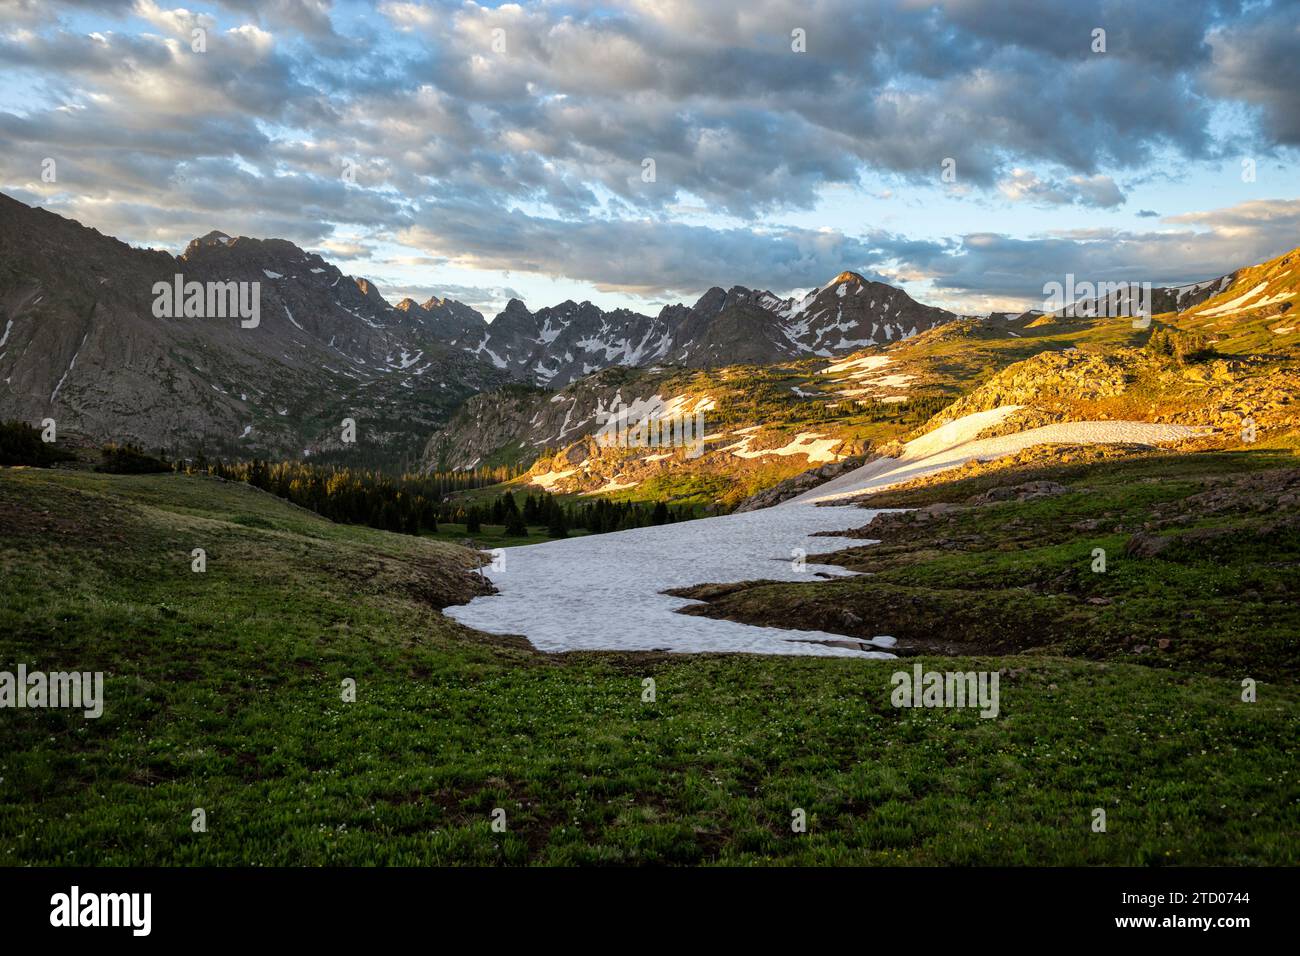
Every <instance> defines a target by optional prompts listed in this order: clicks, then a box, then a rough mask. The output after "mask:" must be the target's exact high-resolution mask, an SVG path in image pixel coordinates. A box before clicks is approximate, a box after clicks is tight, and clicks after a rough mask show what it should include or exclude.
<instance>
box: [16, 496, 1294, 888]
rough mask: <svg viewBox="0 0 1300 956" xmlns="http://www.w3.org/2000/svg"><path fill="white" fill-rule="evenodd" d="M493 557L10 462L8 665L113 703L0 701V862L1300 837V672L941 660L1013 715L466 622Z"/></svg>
mask: <svg viewBox="0 0 1300 956" xmlns="http://www.w3.org/2000/svg"><path fill="white" fill-rule="evenodd" d="M200 546H201V547H205V548H206V549H207V552H208V570H207V572H206V573H205V574H195V573H193V572H191V571H190V568H189V561H190V558H189V553H190V549H191V548H193V547H200ZM476 561H477V558H476V556H475V555H473V554H472V553H470V552H468V551H463V550H461V549H458V548H455V547H451V546H448V545H446V544H443V543H441V542H437V541H432V540H430V539H428V538H418V539H417V538H412V537H409V536H402V535H393V534H387V533H384V532H380V531H375V530H372V529H368V528H362V527H349V526H341V525H332V524H329V523H327V522H325V521H323V520H321V519H319V518H317V517H316V516H314V515H312V514H310V513H307V512H305V511H302V510H300V509H296V508H293V507H292V506H290V505H287V504H286V503H285V502H283V501H280V500H279V499H276V498H273V497H272V496H270V495H266V494H262V493H260V492H257V491H255V490H254V489H251V488H248V487H247V486H243V485H233V484H229V485H228V484H225V483H221V482H218V481H215V480H212V479H201V478H194V477H187V476H180V475H163V476H142V477H132V476H108V475H92V474H81V473H58V472H35V471H26V470H2V471H0V570H3V580H4V588H5V600H4V602H3V605H2V606H0V669H6V668H7V669H11V670H12V669H13V667H14V666H15V665H16V664H17V663H19V662H25V663H26V664H27V665H28V667H29V668H33V669H35V668H42V669H46V670H56V669H68V668H74V667H75V668H77V669H80V670H103V671H105V672H107V675H108V676H107V705H106V708H105V712H104V716H103V717H102V718H101V719H99V720H84V719H82V718H81V717H80V716H79V715H77V716H72V715H69V714H68V713H66V712H57V711H33V710H23V711H14V710H5V711H0V795H2V798H0V864H3V865H25V864H38V865H48V864H68V865H76V864H114V865H117V864H146V865H148V864H166V865H188V864H287V865H318V864H344V863H354V864H355V863H361V864H439V863H480V864H497V863H509V864H518V863H550V864H569V863H670V864H695V863H723V864H754V863H765V862H780V863H791V864H814V863H837V864H944V863H946V864H992V863H1008V864H1022V863H1023V864H1028V863H1056V864H1197V863H1221V864H1258V863H1272V864H1294V863H1295V862H1296V861H1297V850H1296V839H1297V838H1296V834H1297V831H1298V830H1300V826H1298V824H1300V819H1298V814H1297V797H1298V796H1300V793H1298V791H1297V787H1296V765H1295V756H1294V747H1295V740H1296V739H1297V731H1298V730H1300V726H1297V724H1298V721H1297V713H1298V711H1297V707H1296V705H1297V703H1298V702H1300V692H1298V691H1297V688H1296V687H1295V686H1294V685H1293V684H1290V683H1286V682H1277V683H1275V682H1265V683H1262V684H1261V686H1260V691H1259V701H1258V702H1257V703H1254V704H1245V703H1242V702H1241V700H1240V698H1239V694H1240V689H1239V687H1238V686H1237V681H1235V680H1234V679H1232V678H1229V677H1225V676H1220V675H1213V674H1208V675H1207V674H1197V673H1191V672H1187V671H1181V670H1174V669H1170V670H1154V669H1152V668H1149V667H1143V666H1138V665H1135V664H1129V663H1112V664H1098V663H1093V662H1088V661H1077V660H1068V659H1064V658H1060V657H1048V656H1028V657H1004V658H996V657H987V656H986V657H976V658H971V659H956V660H954V659H946V658H944V659H941V658H927V659H926V660H925V663H926V665H927V666H929V667H933V668H936V669H941V670H949V669H964V668H968V667H969V668H976V669H985V668H995V669H1002V670H1003V671H1004V674H1003V677H1002V687H1001V690H1002V700H1001V710H1002V716H1001V717H1000V718H998V719H996V720H983V719H981V718H979V717H978V716H977V715H976V714H975V713H973V712H971V711H934V710H930V711H927V710H907V711H904V710H895V709H893V708H892V707H891V706H890V704H889V690H890V684H889V677H890V674H891V673H892V672H893V671H894V670H896V669H897V668H898V667H899V666H900V664H899V663H898V662H893V661H879V662H877V661H865V660H838V659H836V660H832V659H825V660H820V659H793V658H766V657H746V656H674V655H655V654H637V655H632V654H568V655H543V654H539V653H536V652H535V651H533V650H532V649H531V648H530V647H528V646H527V645H526V643H524V642H522V641H519V640H513V639H509V638H489V637H486V636H483V635H478V634H475V633H474V632H471V631H468V630H466V629H463V628H461V627H459V626H458V625H456V624H454V623H453V622H451V621H450V620H449V619H447V618H445V617H444V616H443V615H442V614H441V613H440V612H439V610H438V608H439V607H440V606H442V605H444V604H446V603H447V602H449V601H452V600H461V599H465V598H467V597H468V596H469V595H470V594H471V593H472V592H473V589H474V588H475V586H476V585H475V577H476V576H475V575H473V574H472V573H471V572H470V568H472V566H473V565H474V563H475V562H476ZM575 586H581V585H580V583H578V584H576V585H575ZM574 626H575V627H582V626H584V622H582V621H575V622H574ZM901 666H910V662H904V663H903V664H902V665H901ZM646 677H653V678H654V679H655V681H656V683H657V695H658V696H657V700H656V702H654V703H643V702H642V700H641V695H642V680H643V679H644V678H646ZM345 678H351V679H353V680H355V681H356V682H357V688H358V690H357V701H356V702H355V703H344V702H343V701H342V700H341V699H340V687H341V684H342V681H343V680H344V679H345ZM196 807H202V808H204V809H205V811H206V812H207V819H208V832H206V833H194V832H191V829H190V821H191V811H192V809H194V808H196ZM495 807H501V808H504V809H505V811H506V814H507V824H508V828H507V831H506V832H505V833H494V832H492V830H491V828H490V826H489V815H490V813H491V811H492V810H493V808H495ZM796 807H798V808H802V809H804V810H805V811H806V812H807V815H808V832H807V833H804V834H796V833H793V832H791V828H790V819H791V811H792V810H793V809H794V808H796ZM1095 807H1102V808H1105V809H1106V811H1107V816H1108V828H1107V829H1108V832H1106V833H1104V834H1100V833H1094V832H1092V830H1091V826H1090V824H1091V820H1092V810H1093V808H1095Z"/></svg>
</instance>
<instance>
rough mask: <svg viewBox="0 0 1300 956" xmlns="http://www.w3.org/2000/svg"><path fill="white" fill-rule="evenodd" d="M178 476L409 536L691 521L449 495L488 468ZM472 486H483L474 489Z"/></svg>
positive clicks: (599, 529) (535, 497)
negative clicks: (234, 485) (441, 530)
mask: <svg viewBox="0 0 1300 956" xmlns="http://www.w3.org/2000/svg"><path fill="white" fill-rule="evenodd" d="M176 468H177V470H178V471H185V472H188V473H190V474H194V473H198V474H208V475H213V476H215V477H217V478H223V479H225V480H227V481H243V482H246V483H248V484H250V485H252V486H253V487H255V488H261V489H262V490H263V491H268V492H270V493H271V494H273V495H277V496H278V497H281V498H284V499H285V500H287V501H291V502H293V503H294V504H296V505H299V506H300V507H303V508H306V509H308V510H309V511H314V512H316V513H317V514H319V515H321V516H323V517H326V518H329V519H330V520H331V521H337V522H339V523H341V524H361V525H369V526H370V527H372V528H379V529H381V530H384V531H396V532H400V533H404V534H424V533H434V532H436V531H437V530H438V526H439V524H440V523H442V524H463V525H465V530H466V533H467V534H478V533H480V532H481V531H482V530H483V525H485V524H491V525H503V526H504V527H505V533H506V534H507V535H512V536H517V537H527V536H528V534H529V530H528V529H529V527H530V526H533V527H536V526H538V525H541V526H544V527H545V528H546V534H547V536H549V537H555V538H563V537H567V536H568V534H569V532H570V531H573V530H579V529H581V530H583V531H586V532H587V533H588V534H601V533H603V532H606V531H622V530H625V529H627V528H639V527H644V526H646V525H656V524H667V523H669V522H672V521H681V520H684V519H688V518H691V517H694V512H693V510H692V509H690V508H670V507H669V506H668V505H667V504H665V503H664V502H657V503H655V504H644V503H640V502H627V501H621V502H611V501H606V500H604V499H599V500H595V501H590V502H581V503H576V504H567V503H564V502H561V501H559V500H558V499H556V497H555V496H554V495H552V494H550V493H549V492H540V493H536V494H532V493H530V494H523V495H520V496H519V498H516V496H515V494H514V493H513V492H510V491H506V492H503V493H502V494H500V495H497V496H496V497H494V498H491V499H486V500H482V501H465V500H458V499H456V498H452V497H450V495H451V494H453V493H455V492H457V491H460V490H464V489H473V488H476V487H479V488H481V487H484V486H485V485H486V484H487V483H488V482H487V481H486V479H487V478H488V477H489V475H490V473H491V472H490V470H487V469H484V470H483V471H481V472H479V473H478V474H477V475H475V474H473V473H455V472H452V473H434V474H428V475H418V474H409V473H408V474H403V475H401V476H398V477H393V476H389V475H385V474H383V473H382V472H377V471H369V470H367V469H356V468H346V467H339V466H334V465H320V464H308V463H306V462H301V461H285V462H276V463H272V462H267V461H263V460H261V459H256V458H255V459H253V460H251V461H243V462H225V461H217V462H202V461H195V462H193V463H189V464H179V463H178V464H177V465H176ZM474 482H483V484H477V485H475V484H474Z"/></svg>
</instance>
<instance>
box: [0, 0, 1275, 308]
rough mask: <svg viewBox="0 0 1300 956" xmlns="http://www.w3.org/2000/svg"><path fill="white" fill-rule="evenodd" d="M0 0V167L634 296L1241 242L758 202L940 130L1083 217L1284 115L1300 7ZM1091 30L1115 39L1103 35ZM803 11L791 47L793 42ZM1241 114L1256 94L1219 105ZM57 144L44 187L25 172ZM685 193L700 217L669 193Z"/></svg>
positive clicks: (918, 154)
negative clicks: (1098, 41) (987, 229)
mask: <svg viewBox="0 0 1300 956" xmlns="http://www.w3.org/2000/svg"><path fill="white" fill-rule="evenodd" d="M0 9H2V10H3V13H4V14H5V15H6V23H11V24H14V25H16V26H15V27H13V28H10V29H8V30H7V31H0V69H3V70H4V71H5V73H6V77H7V80H8V77H10V76H12V77H14V80H15V82H14V83H13V84H12V86H11V87H10V88H12V89H14V90H17V91H19V92H17V93H14V94H10V95H9V96H7V97H6V99H5V100H3V102H4V103H7V104H9V105H8V107H7V108H4V107H0V188H4V189H5V190H6V191H9V192H12V193H16V194H20V195H22V196H24V197H31V198H32V199H34V200H36V201H39V202H41V203H42V204H43V205H47V206H49V207H50V208H54V209H56V210H57V211H60V212H63V213H64V214H67V215H71V216H73V217H75V218H78V219H81V220H83V221H85V222H87V223H89V224H92V225H95V226H96V227H98V228H100V229H102V230H104V231H105V232H109V233H112V234H119V235H122V236H124V237H125V238H128V239H129V240H131V241H138V242H147V243H151V244H158V243H161V244H166V245H170V246H173V247H175V246H177V245H183V243H184V242H185V241H186V240H187V239H188V238H189V237H192V236H193V235H199V234H203V233H206V232H207V231H208V230H209V229H212V228H221V229H223V230H225V231H227V232H242V233H244V234H249V235H263V236H265V235H278V236H281V237H283V238H288V239H291V240H293V241H295V242H298V243H299V244H303V245H307V246H311V247H315V248H321V249H325V250H328V249H330V248H331V246H330V245H329V244H331V243H333V244H334V247H335V248H336V250H337V251H336V252H335V253H334V255H335V257H337V258H354V259H358V260H362V261H364V260H365V259H366V258H371V257H373V254H374V253H373V250H374V249H376V248H379V247H381V244H382V243H383V242H384V241H385V240H386V239H388V238H390V237H392V236H403V237H405V239H406V240H407V241H409V242H411V243H413V244H415V246H416V248H417V249H418V250H419V251H420V252H421V253H422V254H423V255H424V256H425V257H426V258H428V259H429V260H431V261H430V262H428V263H415V264H413V265H412V267H416V266H420V267H425V266H427V267H431V268H437V267H438V264H439V263H442V262H446V261H453V262H456V263H458V264H461V265H466V266H470V267H474V268H482V269H493V270H520V271H527V272H534V273H538V274H545V275H554V276H565V277H569V278H571V279H574V280H576V281H581V282H589V283H592V284H594V285H596V286H597V287H599V288H601V289H607V290H622V291H627V292H630V293H636V294H650V295H656V296H666V295H671V294H677V293H681V294H683V295H687V296H688V295H690V294H691V293H694V292H697V291H699V290H700V289H701V288H703V287H707V286H708V285H711V284H713V283H718V282H721V283H724V284H729V283H731V282H742V283H744V284H746V285H755V286H762V287H769V288H772V289H773V290H775V291H780V290H781V289H783V288H795V287H800V286H806V285H808V284H810V283H817V282H820V281H823V280H824V279H825V278H826V277H827V276H828V275H833V274H834V273H835V272H838V271H840V270H841V269H843V268H858V269H859V270H860V271H861V270H868V271H869V270H872V269H879V270H886V269H893V270H899V271H901V272H902V273H904V274H910V273H909V272H908V270H910V269H916V270H917V274H919V275H929V276H931V277H932V281H933V282H934V283H935V287H936V288H938V289H941V290H951V291H955V290H959V289H961V288H966V289H969V290H971V291H972V292H974V293H981V292H984V291H987V290H993V289H997V290H1015V289H1020V290H1022V291H1023V288H1024V287H1025V282H1024V281H1023V280H1020V281H1018V280H1017V279H1016V273H1015V271H1014V270H1015V269H1016V268H1023V269H1025V270H1029V271H1030V272H1032V271H1033V270H1040V271H1041V270H1043V269H1058V270H1059V266H1060V265H1061V263H1063V262H1065V260H1066V259H1067V258H1069V256H1070V255H1072V254H1074V253H1079V254H1081V255H1083V256H1084V257H1085V262H1087V263H1095V264H1096V266H1097V267H1098V268H1101V267H1103V266H1105V267H1108V268H1109V267H1112V266H1114V265H1116V263H1118V261H1119V258H1118V257H1122V256H1123V255H1127V254H1129V253H1133V254H1134V255H1136V256H1137V261H1138V265H1139V267H1141V268H1147V267H1148V266H1151V267H1155V266H1157V265H1159V264H1160V262H1159V260H1158V259H1153V260H1151V261H1150V262H1146V261H1145V260H1143V259H1142V255H1144V253H1143V250H1146V249H1148V248H1157V249H1160V250H1161V251H1162V253H1163V254H1165V255H1168V256H1170V257H1171V258H1170V260H1169V265H1170V267H1171V268H1172V269H1183V270H1184V271H1187V272H1190V271H1192V270H1193V269H1199V268H1201V267H1202V266H1208V264H1209V263H1211V262H1213V263H1218V264H1219V265H1220V267H1221V266H1223V265H1230V264H1231V263H1225V262H1224V260H1225V259H1226V258H1227V250H1226V249H1223V248H1220V247H1218V246H1216V245H1215V244H1214V242H1213V240H1212V238H1207V237H1212V236H1213V235H1217V234H1219V233H1223V234H1224V235H1226V234H1227V233H1226V232H1225V230H1227V229H1229V228H1230V227H1228V226H1226V225H1222V224H1220V225H1214V224H1209V223H1191V222H1181V221H1179V220H1178V219H1176V218H1171V219H1165V220H1163V221H1162V225H1163V227H1164V228H1165V230H1166V231H1165V232H1155V231H1153V232H1151V233H1142V234H1130V233H1122V232H1115V233H1109V234H1107V236H1100V235H1099V236H1093V237H1089V236H1081V235H1064V234H1060V235H1054V236H1044V237H1037V238H1028V239H1020V240H1017V239H1012V238H1009V237H1005V236H1003V237H998V236H996V235H995V234H992V233H990V234H989V235H988V236H986V237H979V236H974V235H970V236H965V237H959V238H956V239H953V240H951V241H937V240H936V241H930V240H925V241H918V240H916V239H913V238H911V237H907V236H901V235H897V234H890V233H885V232H883V231H873V230H871V229H867V231H866V232H864V234H862V235H859V236H854V235H851V234H849V232H848V231H835V230H826V231H822V230H817V229H810V228H808V229H797V228H792V227H785V226H778V225H774V223H776V222H778V221H780V218H781V217H782V216H785V214H787V213H790V212H795V211H799V212H807V211H808V210H816V209H818V208H819V206H820V205H821V204H823V203H824V202H825V201H826V197H827V196H828V195H833V196H841V195H851V196H853V197H855V198H854V200H853V201H857V200H858V199H861V198H862V197H863V196H866V195H871V194H877V195H884V194H885V193H891V192H892V193H893V194H895V195H906V194H907V191H908V190H909V189H911V188H914V187H918V186H919V187H922V188H926V187H930V186H937V185H939V182H940V180H939V175H940V172H941V164H942V163H943V161H944V160H945V159H947V158H951V159H952V160H953V161H954V162H955V169H956V173H957V182H956V183H955V184H953V187H952V190H951V191H950V195H951V196H954V197H958V196H968V197H971V198H974V199H976V200H980V201H984V202H987V203H989V204H990V205H991V206H992V207H993V208H1002V209H1006V208H1009V207H1010V205H1011V204H1023V205H1027V206H1035V207H1047V208H1053V209H1057V210H1059V211H1061V212H1062V214H1064V213H1065V211H1066V210H1067V209H1077V210H1084V209H1086V210H1089V211H1090V216H1089V218H1088V221H1089V222H1093V221H1096V216H1095V215H1093V213H1096V212H1105V211H1108V210H1116V209H1118V208H1119V207H1120V206H1121V205H1122V204H1124V202H1125V201H1126V196H1125V189H1134V190H1136V188H1137V187H1135V186H1134V185H1133V184H1134V183H1141V182H1143V181H1145V180H1149V179H1150V178H1151V177H1152V176H1155V175H1157V174H1158V172H1159V170H1160V169H1161V168H1162V167H1178V168H1181V167H1182V166H1184V165H1186V164H1187V163H1188V162H1192V161H1195V160H1198V159H1217V158H1221V157H1223V156H1225V155H1229V154H1230V155H1233V156H1239V155H1241V154H1242V153H1245V152H1250V151H1259V152H1260V153H1261V154H1263V153H1267V152H1269V151H1272V152H1273V153H1275V154H1277V155H1279V156H1280V155H1282V152H1283V151H1284V150H1286V149H1287V148H1288V147H1289V146H1295V145H1297V144H1300V100H1297V97H1298V96H1300V92H1298V91H1300V72H1298V71H1300V55H1298V54H1300V32H1298V30H1297V27H1296V24H1295V23H1294V22H1292V21H1293V20H1294V17H1293V13H1294V6H1293V5H1292V4H1286V3H1280V2H1278V3H1249V4H1247V3H1245V2H1241V0H1180V2H1178V3H1172V2H1171V3H1164V4H1142V5H1136V4H1133V5H1126V4H1121V3H1117V2H1114V0H932V2H925V3H920V2H914V0H881V2H876V3H869V4H865V3H861V2H860V0H821V2H819V3H817V4H807V3H806V2H803V0H750V2H746V3H711V2H710V3H705V2H700V0H694V2H690V0H653V2H651V0H610V2H609V3H606V4H597V3H594V2H587V0H583V2H579V3H569V4H559V3H555V4H552V3H545V4H532V5H519V4H505V5H501V6H495V7H493V6H487V5H480V4H477V3H473V2H447V3H420V2H388V3H383V4H381V5H380V7H379V15H378V16H371V17H368V18H361V17H358V16H355V15H351V14H355V10H348V9H343V8H341V9H339V10H336V9H335V8H334V7H333V5H332V4H330V3H328V2H325V0H272V2H267V3H261V2H254V0H216V2H215V3H214V4H213V5H211V6H210V9H211V10H212V11H213V12H212V13H211V14H209V13H194V12H189V11H187V10H184V9H179V8H172V7H170V6H169V5H168V4H167V3H166V2H158V0H119V2H116V3H112V2H106V3H100V4H92V3H89V2H86V3H77V2H71V0H56V2H53V3H50V4H35V3H31V2H28V0H0ZM205 9H209V7H208V6H206V5H205ZM95 18H98V19H95ZM92 21H93V24H94V29H93V32H91V31H90V30H88V28H87V23H91V22H92ZM74 24H75V26H74ZM195 25H202V26H205V27H208V29H209V38H208V52H207V53H205V54H196V53H194V52H193V51H192V50H191V49H190V46H189V42H188V34H189V30H190V29H192V27H193V26H195ZM1098 26H1100V27H1103V28H1104V29H1105V30H1106V31H1107V51H1106V52H1105V53H1104V54H1095V53H1093V52H1092V50H1091V35H1092V30H1093V29H1094V28H1096V27H1098ZM796 28H798V29H801V30H804V31H805V35H806V38H807V49H806V52H802V53H797V52H794V50H792V48H791V31H792V30H793V29H796ZM19 30H22V31H25V32H22V33H19V32H18V31H19ZM494 31H501V32H500V33H495V32H494ZM497 39H500V40H502V41H504V46H501V44H499V43H498V44H496V45H494V40H497ZM9 86H10V85H9V84H8V82H7V87H9ZM29 92H30V95H28V93H29ZM1231 110H1238V111H1241V112H1245V113H1248V115H1249V117H1250V118H1251V122H1243V123H1235V122H1226V121H1225V119H1231V118H1232V115H1231V113H1230V111H1231ZM1225 113H1227V115H1226V116H1225ZM47 157H49V158H54V159H55V160H56V161H57V163H58V168H59V178H58V181H57V182H55V183H46V182H43V181H42V180H41V178H40V172H41V162H42V160H43V159H45V158H47ZM647 158H650V159H653V160H654V164H655V173H656V175H655V177H654V179H653V181H651V182H647V181H645V179H644V178H643V176H642V171H643V160H645V159H647ZM345 168H347V169H352V170H354V171H355V177H354V179H355V181H354V182H351V183H349V182H346V181H345V180H344V178H343V176H342V172H343V171H344V169H345ZM1120 182H1122V183H1124V184H1125V186H1124V188H1121V187H1120V185H1119V183H1120ZM882 183H888V185H889V187H890V189H889V190H886V191H885V193H882V192H881V189H880V186H881V184H882ZM1134 194H1135V196H1136V195H1137V193H1136V191H1135V193H1134ZM1169 205H1171V204H1170V203H1167V202H1165V201H1164V200H1162V202H1161V208H1168V207H1169ZM687 216H688V217H691V219H692V221H701V220H703V221H710V222H712V223H714V224H715V225H714V226H712V227H706V226H702V225H687V224H685V223H683V222H681V221H674V219H675V218H676V219H679V220H680V218H681V217H687ZM1138 216H1139V217H1142V218H1144V219H1147V218H1156V216H1155V214H1154V213H1151V212H1150V211H1149V210H1143V211H1141V212H1139V213H1138ZM786 218H787V219H788V218H789V217H788V216H786ZM800 221H807V218H806V217H804V218H801V219H800ZM837 221H841V220H837ZM718 222H724V223H728V224H729V228H722V227H719V226H716V223H718ZM1240 228H1242V229H1245V230H1246V234H1247V235H1248V237H1260V236H1262V235H1264V233H1265V232H1267V229H1266V226H1265V225H1264V224H1263V223H1260V222H1254V223H1252V224H1249V225H1244V226H1241V227H1240ZM1164 235H1169V236H1184V238H1183V239H1182V240H1176V239H1170V240H1162V239H1160V238H1158V237H1160V236H1164ZM1180 241H1181V242H1183V243H1185V244H1186V245H1185V248H1184V246H1180V245H1179V242H1180ZM1250 241H1253V240H1250ZM1107 243H1110V244H1111V245H1112V246H1113V247H1114V248H1113V249H1112V250H1111V252H1110V253H1107V252H1106V251H1105V246H1106V244H1107ZM1268 245H1269V244H1268V242H1264V241H1263V240H1260V242H1259V244H1258V247H1260V248H1262V247H1265V246H1268ZM1253 248H1256V246H1253V245H1250V244H1249V242H1248V244H1247V249H1253ZM1058 252H1059V257H1057V256H1058ZM1248 254H1249V253H1248V252H1247V251H1246V250H1243V252H1242V255H1241V256H1240V257H1239V258H1245V257H1246V256H1247V255H1248ZM1075 271H1078V270H1077V269H1076V270H1075ZM881 274H885V273H883V272H882V273H881ZM961 283H966V285H964V286H963V285H961ZM1006 294H1021V293H1013V292H1010V291H1008V292H1006Z"/></svg>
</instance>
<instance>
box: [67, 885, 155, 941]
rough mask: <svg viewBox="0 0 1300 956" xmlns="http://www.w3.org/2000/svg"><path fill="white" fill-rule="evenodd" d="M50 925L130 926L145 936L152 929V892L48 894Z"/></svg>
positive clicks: (133, 933) (77, 890)
mask: <svg viewBox="0 0 1300 956" xmlns="http://www.w3.org/2000/svg"><path fill="white" fill-rule="evenodd" d="M50 906H51V910H50V925H51V926H60V927H62V926H68V927H75V926H129V927H130V928H131V934H132V935H133V936H148V935H149V931H150V929H152V928H153V894H152V893H82V892H81V888H80V887H78V886H74V887H73V888H72V890H71V892H68V893H55V894H54V895H53V896H51V897H50Z"/></svg>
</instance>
